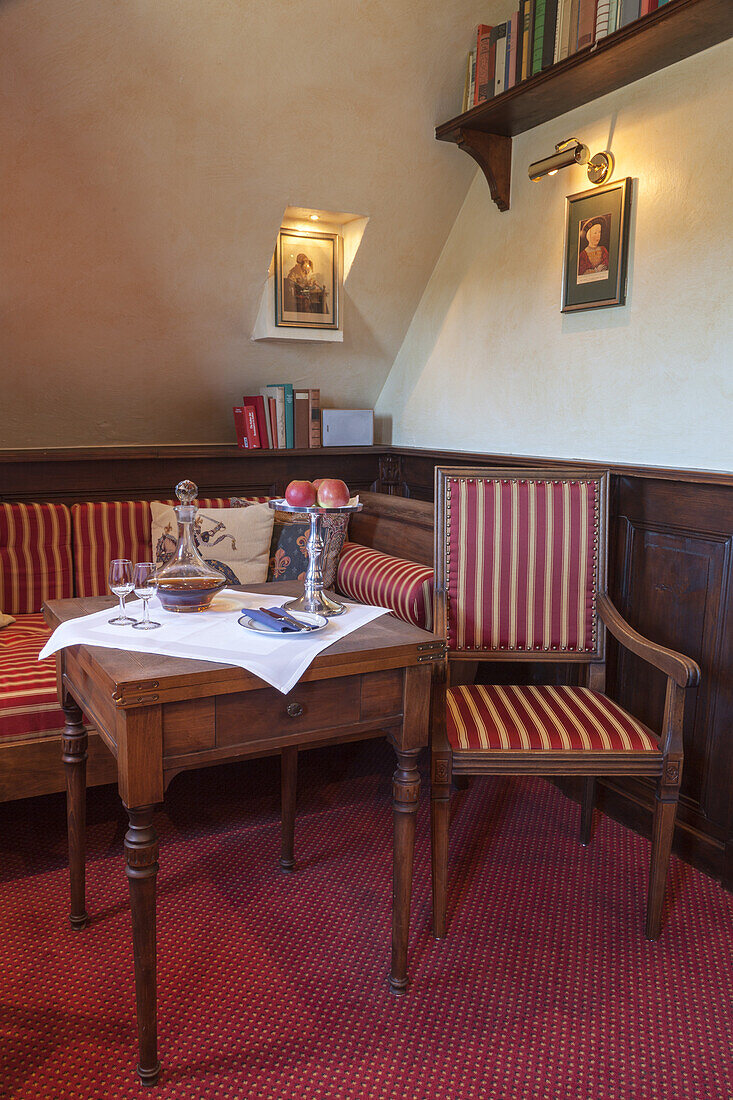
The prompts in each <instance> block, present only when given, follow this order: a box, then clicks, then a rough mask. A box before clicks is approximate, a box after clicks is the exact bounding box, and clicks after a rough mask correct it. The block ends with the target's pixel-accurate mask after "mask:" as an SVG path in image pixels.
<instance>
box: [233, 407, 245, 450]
mask: <svg viewBox="0 0 733 1100" xmlns="http://www.w3.org/2000/svg"><path fill="white" fill-rule="evenodd" d="M232 412H233V413H234V427H235V430H236V432H237V446H238V447H244V448H248V447H249V440H248V439H247V430H246V428H245V424H244V409H243V408H242V407H241V405H235V406H234V408H233V409H232Z"/></svg>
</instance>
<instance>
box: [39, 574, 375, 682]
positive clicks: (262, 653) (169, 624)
mask: <svg viewBox="0 0 733 1100" xmlns="http://www.w3.org/2000/svg"><path fill="white" fill-rule="evenodd" d="M291 598H292V597H290V596H285V597H283V595H282V594H280V595H279V596H269V595H268V596H265V595H261V594H259V593H252V592H235V591H233V590H231V589H227V588H225V589H224V590H223V591H222V592H220V593H219V594H218V595H217V596H215V597H214V601H213V605H212V609H211V610H209V611H201V612H197V613H192V614H181V613H180V612H174V611H164V610H163V608H162V607H161V605H160V601H159V600H158V599H157V598H153V599H151V600H150V601H149V603H148V608H149V610H150V618H151V619H153V620H155V621H156V622H159V623H160V624H161V625H160V626H159V627H158V628H157V629H156V630H136V629H135V628H134V627H132V626H112V625H111V624H110V623H109V619H111V618H113V617H114V616H115V615H116V614H118V612H117V605H115V606H114V607H107V608H105V609H104V611H96V612H94V614H92V615H83V616H81V617H80V618H78V619H69V620H68V622H65V623H62V624H61V626H59V627H57V628H56V630H54V632H53V634H52V635H51V637H50V638H49V640H48V641H47V642H46V644H45V646H44V647H43V649H42V650H41V652H40V654H39V657H38V659H39V660H43V658H44V657H48V656H50V655H51V654H52V653H56V652H57V651H58V650H59V649H64V648H65V647H66V646H71V645H90V646H102V647H103V648H105V649H124V650H132V651H134V652H135V653H163V654H165V655H166V656H168V657H190V658H193V659H194V660H198V661H213V662H215V663H216V664H225V665H238V666H239V667H240V668H246V669H247V670H248V672H252V673H254V675H255V676H259V677H260V679H261V680H265V681H266V682H267V683H268V684H272V686H273V687H275V688H277V689H278V691H281V692H283V694H287V692H289V691H290V690H291V688H293V687H294V686H295V684H297V682H298V680H299V679H300V677H301V676H302V675H303V673H304V672H305V670H306V669H307V668H308V666H309V665H310V663H311V662H312V661H313V660H314V658H315V657H317V656H318V654H319V653H320V652H321V650H323V649H326V648H327V647H328V646H330V645H332V644H333V643H334V642H335V641H337V640H338V639H339V638H344V637H345V636H346V635H347V634H351V633H352V631H354V630H358V628H359V627H360V626H365V625H366V623H369V622H371V621H372V620H373V619H376V618H378V617H379V616H380V615H386V614H388V611H389V609H388V608H386V607H366V606H364V605H362V604H355V603H351V602H349V601H348V600H342V601H341V602H342V603H345V604H346V606H347V610H346V611H345V612H344V614H343V615H338V616H336V617H335V618H331V619H329V622H328V626H326V627H325V628H324V629H323V630H319V631H316V632H314V633H313V634H275V633H273V634H265V633H262V634H260V633H255V632H254V631H252V630H247V629H245V628H244V627H242V626H240V625H239V623H238V622H237V619H238V618H239V616H240V615H241V613H242V611H243V610H246V609H247V608H248V607H277V606H281V605H282V604H283V602H286V603H287V601H288V600H289V599H291ZM127 610H128V613H129V614H130V615H131V616H132V617H133V618H138V617H142V603H141V602H140V601H139V600H133V601H129V600H128V601H127Z"/></svg>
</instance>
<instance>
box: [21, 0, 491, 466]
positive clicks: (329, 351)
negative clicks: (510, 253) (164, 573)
mask: <svg viewBox="0 0 733 1100" xmlns="http://www.w3.org/2000/svg"><path fill="white" fill-rule="evenodd" d="M509 6H510V7H511V4H510V5H509ZM485 18H487V11H486V5H485V4H480V3H476V2H474V0H451V3H450V4H445V3H441V2H438V0H411V2H398V3H395V2H394V0H359V2H357V0H307V2H306V0H206V2H205V3H202V2H201V0H3V2H0V41H1V42H2V54H1V56H0V145H1V147H2V149H3V155H2V161H3V167H2V180H1V182H2V188H1V194H0V255H1V256H2V261H1V264H2V274H1V275H0V362H1V363H2V372H3V383H2V394H3V416H2V429H1V430H0V440H1V442H0V446H5V447H13V446H41V445H47V446H64V445H84V444H105V443H110V444H113V443H118V442H119V443H166V442H171V443H172V442H229V441H232V440H233V426H232V422H231V421H232V418H231V406H232V404H234V403H235V402H237V401H239V400H240V398H241V395H242V394H243V393H244V392H248V391H251V390H252V388H253V387H258V386H259V385H262V384H265V383H266V382H268V381H285V380H289V381H292V382H294V383H299V384H301V385H304V386H307V385H311V386H320V387H321V390H322V393H323V396H324V400H325V403H326V404H330V405H333V406H338V405H341V404H344V405H350V406H354V407H364V406H372V405H373V404H374V402H375V401H376V398H377V396H378V394H379V392H380V390H381V388H382V385H383V383H384V380H385V378H386V376H387V374H388V372H389V369H390V367H391V365H392V363H393V361H394V359H395V357H396V355H397V352H398V350H399V348H400V345H401V343H402V340H403V337H404V335H405V333H406V331H407V328H408V325H409V323H410V320H411V318H412V315H413V313H414V311H415V309H416V307H417V304H418V302H419V301H420V298H421V295H422V292H423V290H424V287H425V285H426V282H427V279H428V277H429V275H430V273H431V271H432V269H433V266H434V264H435V261H436V259H437V256H438V255H439V252H440V249H441V247H442V245H443V243H444V241H445V239H446V236H447V234H448V231H449V229H450V227H451V225H452V223H453V220H454V218H455V216H456V214H457V212H458V209H459V208H460V205H461V203H462V201H463V199H464V197H465V194H466V192H467V189H468V186H469V183H470V181H471V178H472V176H473V173H474V166H473V163H472V162H471V161H470V160H469V158H467V157H465V156H463V155H461V154H459V153H457V152H456V150H455V149H453V148H452V147H450V146H447V145H444V144H443V143H438V142H436V141H435V140H434V138H433V127H434V125H435V123H436V122H439V121H442V120H443V119H444V118H447V117H450V116H452V115H453V114H455V113H457V111H458V109H459V106H460V95H461V92H462V87H461V85H462V75H461V74H462V67H463V65H464V62H465V55H466V51H467V49H468V48H469V45H470V40H471V28H472V26H473V25H475V23H476V22H478V21H480V20H481V19H485ZM288 204H292V205H302V206H310V207H316V208H324V209H331V210H347V211H353V212H354V213H357V214H363V215H368V216H369V219H370V220H369V225H368V228H367V232H366V234H365V237H364V240H363V242H362V246H361V249H360V251H359V253H358V255H357V258H356V261H355V263H354V267H353V269H352V272H351V275H350V278H349V284H348V294H347V296H346V301H345V340H344V343H343V344H341V345H325V344H324V345H315V346H313V345H306V344H300V343H295V344H293V343H288V344H285V343H280V342H276V343H268V344H259V343H253V342H252V341H251V339H250V336H251V333H252V329H253V325H254V321H255V317H256V312H257V307H258V304H259V300H260V294H261V290H262V286H263V283H264V280H265V278H266V273H267V268H268V264H269V261H270V257H271V254H272V248H273V245H274V241H275V237H276V233H277V229H278V227H279V223H280V218H281V215H282V213H283V210H284V209H285V207H286V206H287V205H288Z"/></svg>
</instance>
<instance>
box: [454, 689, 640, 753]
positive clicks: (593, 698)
mask: <svg viewBox="0 0 733 1100" xmlns="http://www.w3.org/2000/svg"><path fill="white" fill-rule="evenodd" d="M446 718H447V733H448V740H449V742H450V744H451V747H452V748H453V749H454V750H455V751H457V752H460V751H461V750H463V751H465V750H470V751H472V752H476V751H481V750H486V751H493V752H501V751H506V750H510V751H512V750H516V751H523V750H533V751H540V752H541V751H542V750H543V749H544V750H552V751H572V750H579V751H585V752H587V751H594V752H659V751H660V750H659V745H658V744H657V741H656V739H655V738H654V736H653V735H652V734H651V732H650V731H649V730H648V729H647V728H646V726H643V725H642V724H641V722H638V721H637V720H636V719H635V718H632V717H631V715H630V714H627V713H626V711H625V710H624V709H623V708H622V707H620V706H619V705H618V703H614V702H613V700H612V699H609V698H608V697H607V696H605V695H601V694H600V693H599V692H597V691H591V690H590V689H589V688H585V687H567V686H561V687H554V686H549V685H543V686H540V687H536V686H529V687H518V686H514V685H512V686H507V687H504V686H499V685H494V686H489V685H487V684H469V685H462V686H460V687H453V688H448V692H447V708H446Z"/></svg>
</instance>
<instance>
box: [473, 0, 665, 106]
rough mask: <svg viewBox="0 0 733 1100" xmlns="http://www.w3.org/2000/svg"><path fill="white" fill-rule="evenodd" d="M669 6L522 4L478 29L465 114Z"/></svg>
mask: <svg viewBox="0 0 733 1100" xmlns="http://www.w3.org/2000/svg"><path fill="white" fill-rule="evenodd" d="M667 2H668V0H520V3H519V10H518V11H515V13H514V15H513V16H512V17H511V19H509V20H508V21H507V22H506V23H499V24H498V25H497V26H494V27H492V26H488V25H487V24H485V23H481V24H479V27H478V31H477V35H476V49H475V50H472V51H471V53H470V54H469V55H468V60H467V62H466V78H465V82H464V89H463V107H462V111H463V112H465V111H468V110H470V109H471V107H475V106H477V105H478V104H479V103H485V102H486V100H488V99H492V98H493V97H494V96H497V95H501V93H502V92H505V91H507V90H508V89H509V88H512V87H514V85H515V84H519V83H520V81H522V80H527V79H528V78H529V77H531V76H535V75H536V74H537V73H539V72H541V71H542V69H547V68H549V67H550V66H551V65H555V64H556V63H557V62H558V61H563V60H564V59H565V58H566V57H569V56H570V55H571V54H574V53H577V51H578V50H583V49H585V48H586V47H587V46H592V45H593V43H594V42H598V41H599V40H600V39H601V38H605V37H606V35H609V34H613V32H614V31H616V30H618V29H619V28H620V27H625V26H626V25H627V24H628V23H632V22H633V21H634V20H635V19H639V18H642V17H643V16H645V15H649V14H650V13H651V12H653V11H656V10H657V8H661V7H662V6H663V5H664V4H666V3H667Z"/></svg>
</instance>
